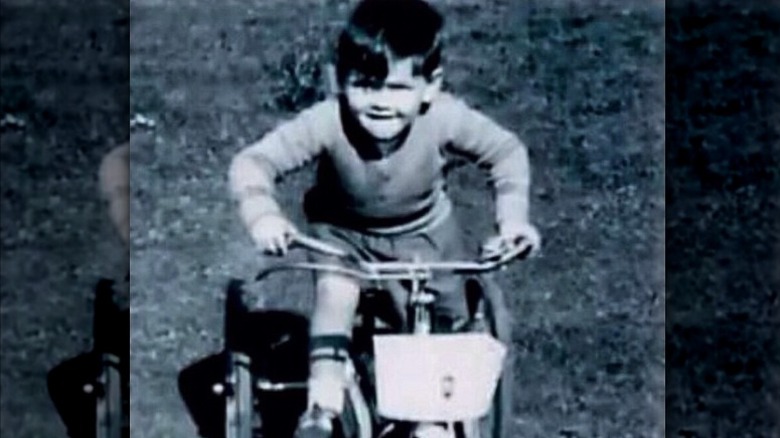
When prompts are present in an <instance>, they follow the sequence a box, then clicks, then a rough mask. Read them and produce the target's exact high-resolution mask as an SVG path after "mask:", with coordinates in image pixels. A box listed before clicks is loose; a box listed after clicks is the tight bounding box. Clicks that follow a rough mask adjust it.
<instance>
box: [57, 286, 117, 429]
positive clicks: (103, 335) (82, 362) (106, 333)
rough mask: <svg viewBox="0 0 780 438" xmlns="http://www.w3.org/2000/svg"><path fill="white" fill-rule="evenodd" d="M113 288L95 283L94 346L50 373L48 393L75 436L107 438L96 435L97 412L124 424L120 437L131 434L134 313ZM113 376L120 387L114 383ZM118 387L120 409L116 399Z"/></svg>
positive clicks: (102, 418)
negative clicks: (117, 298)
mask: <svg viewBox="0 0 780 438" xmlns="http://www.w3.org/2000/svg"><path fill="white" fill-rule="evenodd" d="M113 287H114V282H113V281H111V280H105V279H104V280H100V281H99V282H98V284H97V286H96V287H95V305H94V317H93V321H94V323H93V348H92V350H91V351H89V352H86V353H83V354H80V355H78V356H76V357H73V358H71V359H67V360H65V361H63V362H62V363H60V364H59V365H57V366H56V367H54V368H53V369H52V370H51V371H50V372H49V374H48V379H47V380H48V388H49V395H50V396H51V399H52V402H53V403H54V406H55V407H56V408H57V412H58V413H59V414H60V418H61V419H62V421H63V423H64V424H65V427H66V428H67V430H68V436H69V437H71V438H92V437H97V438H103V437H104V435H99V434H98V427H97V426H98V416H99V415H100V416H101V423H104V422H106V421H108V422H110V423H116V422H119V423H120V424H119V428H121V429H122V432H121V435H119V436H122V437H129V436H130V429H129V421H127V418H128V414H129V383H130V379H129V376H130V367H129V351H130V311H129V309H120V308H119V306H117V305H116V303H115V301H114V289H113ZM115 376H119V378H120V382H121V385H119V387H116V384H117V383H118V382H113V381H111V377H115ZM112 384H113V385H114V386H113V387H112ZM120 388H121V389H120ZM117 389H120V393H121V395H120V397H121V402H120V403H117V404H118V405H120V406H121V412H119V411H117V410H115V408H116V407H117V406H115V405H114V404H113V403H112V400H113V399H117V397H115V396H116V394H115V392H116V390H117ZM112 395H113V396H114V397H112ZM112 420H113V421H112ZM108 426H109V427H111V428H115V427H117V425H116V424H110V425H108ZM108 436H110V435H108ZM115 436H116V435H115Z"/></svg>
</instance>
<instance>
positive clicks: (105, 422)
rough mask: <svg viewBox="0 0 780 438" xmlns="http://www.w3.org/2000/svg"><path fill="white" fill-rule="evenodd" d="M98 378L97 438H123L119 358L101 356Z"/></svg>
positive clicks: (109, 355) (111, 355)
mask: <svg viewBox="0 0 780 438" xmlns="http://www.w3.org/2000/svg"><path fill="white" fill-rule="evenodd" d="M100 365H101V367H100V368H101V372H100V375H99V376H98V381H97V384H98V388H99V394H98V397H97V412H96V414H97V415H96V419H97V422H96V423H97V424H96V426H97V434H96V436H97V438H121V437H122V432H123V424H122V423H123V410H122V408H123V399H122V375H121V373H120V361H119V358H118V357H116V356H114V355H113V354H108V353H104V354H102V355H101V356H100Z"/></svg>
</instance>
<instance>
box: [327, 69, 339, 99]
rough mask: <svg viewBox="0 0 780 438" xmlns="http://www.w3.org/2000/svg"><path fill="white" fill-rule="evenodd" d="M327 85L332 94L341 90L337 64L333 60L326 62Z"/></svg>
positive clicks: (329, 92) (328, 91)
mask: <svg viewBox="0 0 780 438" xmlns="http://www.w3.org/2000/svg"><path fill="white" fill-rule="evenodd" d="M325 87H326V91H327V93H328V94H329V95H331V96H335V95H337V94H339V92H340V91H341V90H340V87H339V81H338V79H337V77H336V66H335V65H333V63H332V62H329V63H327V64H325Z"/></svg>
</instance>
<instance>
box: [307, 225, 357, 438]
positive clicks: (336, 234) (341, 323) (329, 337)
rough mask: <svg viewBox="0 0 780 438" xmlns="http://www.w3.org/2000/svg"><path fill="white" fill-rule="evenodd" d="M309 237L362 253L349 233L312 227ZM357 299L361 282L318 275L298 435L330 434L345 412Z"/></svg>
mask: <svg viewBox="0 0 780 438" xmlns="http://www.w3.org/2000/svg"><path fill="white" fill-rule="evenodd" d="M310 233H311V234H312V235H313V236H314V237H316V238H318V239H320V240H323V241H326V242H328V243H331V244H333V245H337V246H339V247H341V248H344V249H345V250H347V251H351V252H353V253H354V254H355V255H359V254H360V253H361V248H360V245H361V241H360V238H359V237H358V236H357V235H355V234H354V233H351V232H349V231H348V230H343V229H340V228H336V227H333V226H331V225H328V224H312V225H311V227H310ZM310 257H311V259H312V261H314V262H318V263H325V264H336V265H338V264H340V263H341V262H340V260H339V259H338V258H334V257H331V256H326V255H322V254H317V253H312V254H310ZM359 300H360V284H359V282H357V281H355V280H354V279H352V278H349V277H345V276H342V275H336V274H320V275H317V281H316V285H315V304H314V309H313V312H312V315H311V324H310V329H309V330H310V344H309V360H310V365H309V372H310V375H309V390H308V394H307V395H308V397H307V403H308V407H307V409H306V412H305V413H304V415H303V417H302V418H301V422H300V424H299V427H298V431H297V434H296V436H297V437H321V436H323V437H324V436H330V432H331V431H332V428H333V427H334V426H335V424H334V423H333V422H332V420H333V418H334V417H335V416H337V415H338V414H341V413H342V411H343V409H344V405H345V400H344V398H345V390H346V371H347V367H346V361H347V360H348V357H349V354H348V351H349V344H350V342H351V337H352V325H353V322H354V317H355V312H356V311H357V307H358V303H359Z"/></svg>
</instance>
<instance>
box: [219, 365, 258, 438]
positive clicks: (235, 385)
mask: <svg viewBox="0 0 780 438" xmlns="http://www.w3.org/2000/svg"><path fill="white" fill-rule="evenodd" d="M227 356H228V357H227V360H228V373H227V376H226V377H227V378H226V382H225V383H224V384H223V385H222V386H221V387H218V388H216V390H217V392H223V393H224V395H225V438H252V433H253V427H254V426H253V424H252V419H253V418H254V398H253V395H252V392H253V391H252V381H253V379H252V374H251V372H250V369H249V366H250V360H249V356H247V355H245V354H243V353H238V352H230V353H228V355H227Z"/></svg>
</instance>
